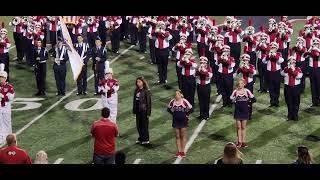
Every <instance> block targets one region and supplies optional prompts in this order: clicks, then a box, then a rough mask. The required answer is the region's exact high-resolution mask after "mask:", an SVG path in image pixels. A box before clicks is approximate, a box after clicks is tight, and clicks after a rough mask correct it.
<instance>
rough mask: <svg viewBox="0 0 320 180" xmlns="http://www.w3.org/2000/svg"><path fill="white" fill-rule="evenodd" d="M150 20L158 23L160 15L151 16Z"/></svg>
mask: <svg viewBox="0 0 320 180" xmlns="http://www.w3.org/2000/svg"><path fill="white" fill-rule="evenodd" d="M148 19H149V21H150V22H152V23H154V24H156V23H157V19H158V16H149V18H148Z"/></svg>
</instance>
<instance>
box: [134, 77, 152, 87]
mask: <svg viewBox="0 0 320 180" xmlns="http://www.w3.org/2000/svg"><path fill="white" fill-rule="evenodd" d="M138 80H140V81H142V83H143V89H144V90H149V85H148V82H147V80H145V79H144V77H143V76H139V77H137V79H136V90H138V89H139V87H138V84H137V82H138Z"/></svg>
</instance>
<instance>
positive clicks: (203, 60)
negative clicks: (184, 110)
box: [196, 56, 212, 120]
mask: <svg viewBox="0 0 320 180" xmlns="http://www.w3.org/2000/svg"><path fill="white" fill-rule="evenodd" d="M211 78H212V69H211V67H210V66H208V59H207V57H205V56H201V57H200V67H199V68H198V69H197V71H196V82H197V92H198V99H199V107H200V119H201V120H208V119H209V107H210V94H211V85H210V81H211Z"/></svg>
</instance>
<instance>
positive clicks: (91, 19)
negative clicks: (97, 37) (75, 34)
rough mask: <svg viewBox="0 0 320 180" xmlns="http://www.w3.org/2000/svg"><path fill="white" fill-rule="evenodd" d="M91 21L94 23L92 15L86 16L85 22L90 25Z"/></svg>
mask: <svg viewBox="0 0 320 180" xmlns="http://www.w3.org/2000/svg"><path fill="white" fill-rule="evenodd" d="M93 23H94V19H93V16H89V17H88V20H87V24H88V25H92V24H93Z"/></svg>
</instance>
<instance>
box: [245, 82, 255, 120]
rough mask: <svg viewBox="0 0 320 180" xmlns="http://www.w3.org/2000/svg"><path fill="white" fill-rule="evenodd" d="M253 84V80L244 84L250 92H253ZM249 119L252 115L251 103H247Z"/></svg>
mask: <svg viewBox="0 0 320 180" xmlns="http://www.w3.org/2000/svg"><path fill="white" fill-rule="evenodd" d="M253 84H254V81H252V82H250V83H248V84H246V86H245V87H246V88H247V89H249V90H250V91H251V93H252V94H253ZM248 109H249V119H251V116H252V103H249V107H248Z"/></svg>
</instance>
